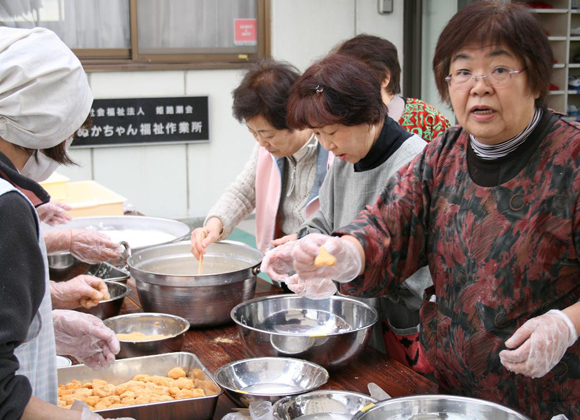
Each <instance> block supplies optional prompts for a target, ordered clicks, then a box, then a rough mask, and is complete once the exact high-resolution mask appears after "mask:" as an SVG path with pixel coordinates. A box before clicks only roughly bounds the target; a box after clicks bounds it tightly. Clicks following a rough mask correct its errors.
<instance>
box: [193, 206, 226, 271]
mask: <svg viewBox="0 0 580 420" xmlns="http://www.w3.org/2000/svg"><path fill="white" fill-rule="evenodd" d="M222 232H223V224H222V221H221V220H220V219H218V218H217V217H212V218H210V219H209V220H208V221H207V223H206V224H205V226H204V227H201V228H197V229H194V230H193V232H191V252H192V253H193V255H194V256H195V258H197V259H198V260H199V257H200V256H201V255H203V254H205V249H206V248H207V247H208V246H210V245H211V244H213V243H214V242H217V241H218V240H219V238H220V236H221V234H222Z"/></svg>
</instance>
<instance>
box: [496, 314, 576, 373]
mask: <svg viewBox="0 0 580 420" xmlns="http://www.w3.org/2000/svg"><path fill="white" fill-rule="evenodd" d="M577 339H578V334H577V333H576V329H575V328H574V325H573V324H572V321H571V320H570V318H568V316H567V315H566V314H565V313H563V312H562V311H557V310H551V311H548V312H547V313H545V314H544V315H540V316H538V317H535V318H532V319H530V320H528V321H527V322H526V323H525V324H524V325H522V326H521V327H520V328H518V329H517V330H516V332H515V333H514V335H512V336H511V337H510V338H509V340H507V341H506V342H505V345H506V347H507V348H509V349H515V350H502V351H501V352H500V353H499V357H500V360H501V363H502V365H504V366H505V367H506V368H507V369H508V370H511V371H512V372H514V373H521V374H522V375H526V376H530V377H532V378H541V377H542V376H544V375H545V374H546V373H548V372H549V371H551V370H552V369H553V368H554V366H556V364H558V362H559V361H560V359H562V357H563V356H564V353H566V350H567V349H568V347H570V346H571V345H572V344H574V343H575V342H576V340H577Z"/></svg>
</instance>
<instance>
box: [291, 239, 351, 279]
mask: <svg viewBox="0 0 580 420" xmlns="http://www.w3.org/2000/svg"><path fill="white" fill-rule="evenodd" d="M322 245H324V247H325V248H326V250H327V251H328V252H329V253H330V254H332V255H333V256H334V257H335V258H336V264H334V265H325V266H322V267H316V266H315V265H314V260H315V259H316V257H317V255H318V253H319V252H320V247H321V246H322ZM292 257H293V258H294V269H295V270H296V273H297V274H298V275H299V276H300V278H301V279H302V280H311V279H325V278H329V279H332V280H334V281H338V282H339V283H347V282H349V281H351V280H353V279H355V278H356V277H357V276H358V275H359V273H360V272H361V268H362V259H361V257H360V255H359V252H358V249H357V248H356V245H354V244H353V243H352V242H349V241H347V240H343V239H340V238H337V237H334V236H327V235H322V234H320V233H313V234H310V235H308V236H305V237H304V238H302V239H300V240H299V241H298V243H297V244H296V246H294V248H293V250H292Z"/></svg>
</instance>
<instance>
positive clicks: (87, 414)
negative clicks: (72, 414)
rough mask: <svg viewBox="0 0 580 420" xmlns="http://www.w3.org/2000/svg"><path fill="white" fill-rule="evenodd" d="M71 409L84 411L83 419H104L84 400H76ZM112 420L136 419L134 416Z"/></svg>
mask: <svg viewBox="0 0 580 420" xmlns="http://www.w3.org/2000/svg"><path fill="white" fill-rule="evenodd" d="M70 409H71V410H74V411H81V412H82V414H81V420H103V417H101V416H100V415H99V414H97V413H93V412H92V411H91V409H90V408H89V406H88V405H87V404H86V403H84V402H82V401H79V400H74V402H73V404H72V406H71V408H70ZM107 418H108V417H107ZM110 420H135V419H134V418H133V417H117V418H116V419H110Z"/></svg>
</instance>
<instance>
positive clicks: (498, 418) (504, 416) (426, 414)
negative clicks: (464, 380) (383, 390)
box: [353, 395, 530, 420]
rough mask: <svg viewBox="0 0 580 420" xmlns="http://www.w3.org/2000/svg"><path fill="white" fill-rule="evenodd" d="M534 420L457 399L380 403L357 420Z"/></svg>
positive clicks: (486, 403)
mask: <svg viewBox="0 0 580 420" xmlns="http://www.w3.org/2000/svg"><path fill="white" fill-rule="evenodd" d="M415 418H417V419H442V418H445V419H458V420H459V419H465V420H471V419H489V420H492V419H493V420H530V419H529V417H526V416H524V415H523V414H520V413H518V412H516V411H514V410H512V409H511V408H507V407H504V406H503V405H499V404H496V403H493V402H489V401H484V400H479V399H476V398H468V397H458V396H454V395H413V396H410V397H399V398H392V399H390V400H385V401H381V402H378V403H376V405H375V406H374V407H371V408H370V409H369V410H366V411H362V412H359V413H357V414H356V415H355V416H354V417H353V419H355V420H363V419H364V420H382V419H393V420H399V419H415Z"/></svg>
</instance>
